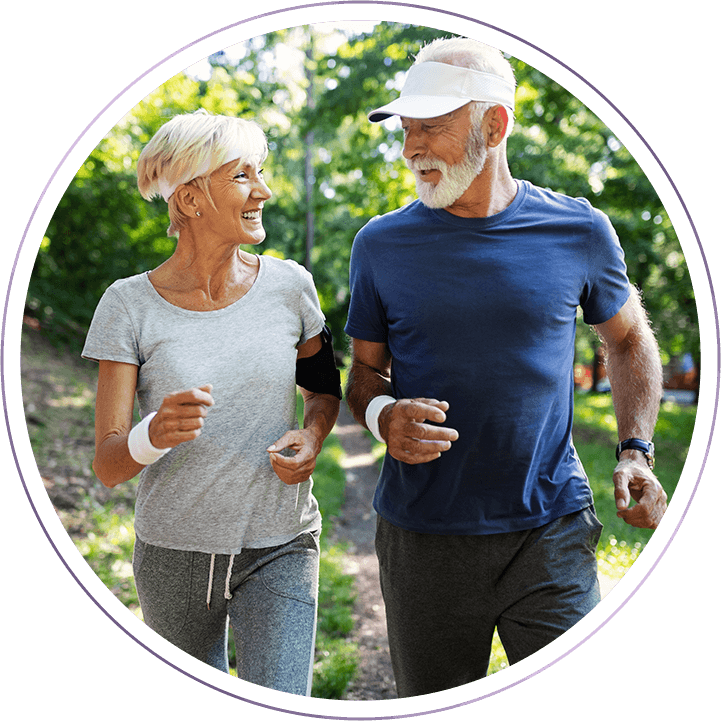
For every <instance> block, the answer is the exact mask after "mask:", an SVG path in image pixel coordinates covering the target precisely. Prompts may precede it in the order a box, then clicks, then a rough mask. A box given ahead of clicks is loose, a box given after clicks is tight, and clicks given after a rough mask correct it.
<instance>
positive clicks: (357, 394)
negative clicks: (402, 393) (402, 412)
mask: <svg viewBox="0 0 721 721" xmlns="http://www.w3.org/2000/svg"><path fill="white" fill-rule="evenodd" d="M382 395H393V390H392V386H391V382H390V378H386V377H385V376H383V375H382V374H381V373H379V372H378V371H377V370H375V369H374V368H371V367H370V366H367V365H365V364H363V363H360V362H358V361H354V362H353V365H352V366H351V369H350V372H349V373H348V385H347V387H346V400H347V402H348V407H349V408H350V410H351V413H352V414H353V417H354V418H355V419H356V421H358V423H360V424H361V425H362V426H363V427H367V426H366V419H365V412H366V408H367V407H368V404H369V403H370V402H371V401H372V400H373V399H374V398H375V397H376V396H382Z"/></svg>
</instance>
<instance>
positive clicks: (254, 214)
mask: <svg viewBox="0 0 721 721" xmlns="http://www.w3.org/2000/svg"><path fill="white" fill-rule="evenodd" d="M243 218H245V219H246V220H258V219H259V218H260V211H259V210H251V211H250V212H248V213H243Z"/></svg>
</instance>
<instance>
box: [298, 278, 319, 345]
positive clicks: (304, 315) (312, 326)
mask: <svg viewBox="0 0 721 721" xmlns="http://www.w3.org/2000/svg"><path fill="white" fill-rule="evenodd" d="M298 269H299V271H300V277H301V282H300V286H301V287H300V308H299V311H300V319H301V323H302V326H303V330H302V333H301V336H300V340H299V341H298V344H299V345H302V344H303V343H305V342H306V341H308V340H310V339H311V338H315V336H317V335H318V334H319V333H320V332H321V331H322V330H323V326H324V325H325V316H324V315H323V311H322V310H321V307H320V300H319V299H318V291H317V290H316V288H315V284H314V283H313V276H312V275H311V274H310V273H309V272H308V270H306V269H305V268H304V267H303V266H301V265H298Z"/></svg>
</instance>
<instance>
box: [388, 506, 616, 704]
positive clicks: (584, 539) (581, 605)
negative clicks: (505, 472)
mask: <svg viewBox="0 0 721 721" xmlns="http://www.w3.org/2000/svg"><path fill="white" fill-rule="evenodd" d="M601 529H602V525H601V523H600V521H599V520H598V519H597V518H596V515H595V513H594V512H593V510H592V509H591V508H586V509H584V510H582V511H578V512H577V513H572V514H570V515H567V516H563V517H561V518H559V519H557V520H555V521H552V522H551V523H549V524H547V525H545V526H542V527H540V528H535V529H532V530H529V531H518V532H513V533H502V534H494V535H485V536H453V535H448V536H447V535H432V534H424V533H414V532H412V531H406V530H404V529H401V528H398V527H397V526H394V525H392V524H390V523H389V522H388V521H386V520H384V519H383V518H381V517H378V523H377V528H376V553H377V555H378V561H379V565H380V579H381V588H382V591H383V599H384V601H385V605H386V617H387V624H388V639H389V644H390V652H391V660H392V662H393V671H394V675H395V680H396V686H397V689H398V695H399V696H401V697H408V696H419V695H422V694H427V693H433V692H435V691H443V690H446V689H449V688H455V687H456V686H461V685H462V684H466V683H470V682H471V681H475V680H477V679H480V678H483V677H484V676H485V675H486V672H487V670H488V663H489V660H490V654H491V643H492V640H493V632H494V629H495V628H496V627H497V628H498V634H499V636H500V638H501V642H502V643H503V647H504V649H505V651H506V655H507V656H508V661H509V663H515V662H517V661H520V660H521V659H523V658H526V657H527V656H530V655H531V654H532V653H534V652H535V651H538V650H539V649H541V648H542V647H543V646H545V645H547V644H548V643H550V642H551V641H553V640H554V639H556V638H558V636H560V635H561V634H562V633H563V632H564V631H566V630H568V629H569V628H570V627H571V626H573V625H574V624H575V623H576V622H577V621H579V620H580V619H581V618H582V617H583V616H585V615H586V614H587V613H588V612H589V611H590V610H591V609H592V608H593V607H594V606H595V605H596V604H597V603H598V602H599V601H600V589H599V584H598V571H597V564H596V555H595V552H596V545H597V544H598V539H599V537H600V535H601Z"/></svg>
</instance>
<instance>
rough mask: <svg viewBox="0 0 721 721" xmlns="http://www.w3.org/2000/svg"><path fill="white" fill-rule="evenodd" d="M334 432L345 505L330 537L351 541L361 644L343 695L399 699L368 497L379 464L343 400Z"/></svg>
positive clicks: (350, 563) (356, 634) (350, 565)
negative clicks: (340, 459) (339, 446)
mask: <svg viewBox="0 0 721 721" xmlns="http://www.w3.org/2000/svg"><path fill="white" fill-rule="evenodd" d="M334 432H335V433H336V435H337V436H338V438H339V440H340V442H341V444H342V446H343V449H344V450H345V452H346V457H345V461H344V463H343V465H344V468H345V471H346V479H347V482H346V489H345V505H344V507H343V514H342V516H341V518H339V519H338V520H337V521H336V523H335V529H334V540H337V541H345V542H347V543H349V544H350V546H349V549H348V550H349V552H348V555H347V567H346V572H348V573H351V574H352V575H353V576H355V585H356V591H357V593H358V596H357V600H356V605H355V609H354V619H355V622H356V625H355V629H354V632H353V640H354V641H355V642H356V643H357V644H358V647H359V651H360V663H359V666H358V673H357V675H356V678H355V680H354V681H353V682H352V683H351V684H350V686H349V687H348V689H347V690H346V693H345V695H344V698H346V699H351V700H356V701H361V700H366V701H367V700H378V699H388V698H397V694H396V689H395V682H394V680H393V670H392V668H391V662H390V656H389V655H388V636H387V633H386V621H385V606H384V605H383V597H382V596H381V589H380V584H379V581H378V561H377V559H376V555H375V550H374V537H375V523H376V514H375V511H374V510H373V506H372V500H373V492H374V491H375V486H376V481H377V479H378V464H377V463H376V462H375V461H374V459H373V456H372V455H371V441H370V440H369V439H368V437H367V435H366V432H365V430H364V429H363V428H361V426H359V425H358V424H357V423H356V422H355V421H354V420H353V417H352V416H351V414H350V412H349V411H348V408H347V407H346V405H345V403H342V404H341V412H340V416H339V417H338V422H337V424H336V428H335V431H334Z"/></svg>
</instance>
